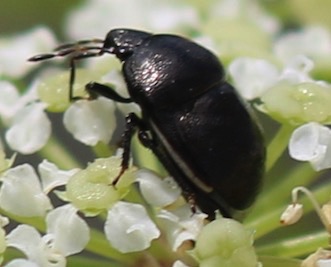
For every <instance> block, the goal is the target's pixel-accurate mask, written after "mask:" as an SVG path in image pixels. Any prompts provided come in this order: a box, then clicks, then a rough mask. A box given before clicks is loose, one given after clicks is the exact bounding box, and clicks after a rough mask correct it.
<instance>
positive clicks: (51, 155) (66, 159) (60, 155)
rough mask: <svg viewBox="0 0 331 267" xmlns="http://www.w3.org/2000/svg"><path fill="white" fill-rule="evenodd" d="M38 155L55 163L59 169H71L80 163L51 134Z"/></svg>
mask: <svg viewBox="0 0 331 267" xmlns="http://www.w3.org/2000/svg"><path fill="white" fill-rule="evenodd" d="M39 155H40V156H41V157H42V158H46V159H48V160H49V161H51V162H53V163H54V164H56V165H57V166H58V167H59V168H61V169H72V168H77V167H79V166H81V164H80V163H79V162H78V161H77V160H76V159H75V158H74V157H73V156H72V154H70V153H69V152H68V149H66V148H65V147H64V146H63V144H62V143H61V142H59V141H58V140H57V139H56V138H55V137H54V136H52V137H51V138H50V139H49V141H48V143H47V144H46V146H44V147H43V148H42V149H41V150H40V151H39Z"/></svg>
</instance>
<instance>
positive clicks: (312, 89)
mask: <svg viewBox="0 0 331 267" xmlns="http://www.w3.org/2000/svg"><path fill="white" fill-rule="evenodd" d="M261 100H262V102H263V105H262V110H263V111H265V112H266V113H268V114H269V115H270V116H271V117H272V118H274V119H275V120H277V121H279V122H281V123H287V124H293V125H300V124H303V123H307V122H311V121H314V122H319V123H322V124H327V123H330V122H331V105H330V103H331V88H330V87H328V86H324V85H320V84H317V83H315V82H305V83H300V84H295V85H293V84H287V83H282V84H278V85H276V86H274V87H272V88H270V89H269V90H268V91H267V92H266V93H265V94H264V95H263V96H262V98H261Z"/></svg>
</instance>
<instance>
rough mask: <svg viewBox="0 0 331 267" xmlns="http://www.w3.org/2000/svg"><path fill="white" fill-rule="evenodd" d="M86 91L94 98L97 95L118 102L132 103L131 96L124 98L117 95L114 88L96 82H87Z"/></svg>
mask: <svg viewBox="0 0 331 267" xmlns="http://www.w3.org/2000/svg"><path fill="white" fill-rule="evenodd" d="M85 89H86V91H87V92H88V93H89V95H90V98H91V99H96V98H97V97H98V96H99V95H101V96H104V97H106V98H109V99H112V100H114V101H115V102H119V103H132V102H133V101H132V99H131V98H125V97H123V96H121V95H119V94H118V93H117V92H116V91H115V89H114V88H112V87H110V86H108V85H104V84H101V83H96V82H89V83H88V84H86V85H85Z"/></svg>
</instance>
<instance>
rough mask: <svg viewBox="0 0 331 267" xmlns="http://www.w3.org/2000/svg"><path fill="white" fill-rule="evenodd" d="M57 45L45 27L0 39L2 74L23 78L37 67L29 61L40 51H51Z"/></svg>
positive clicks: (0, 69) (0, 70)
mask: <svg viewBox="0 0 331 267" xmlns="http://www.w3.org/2000/svg"><path fill="white" fill-rule="evenodd" d="M55 43H56V41H55V38H54V36H53V34H52V33H51V32H50V31H49V30H48V29H47V28H45V27H37V28H34V29H32V30H30V31H27V32H25V33H21V34H18V35H16V36H12V37H3V38H0V62H1V65H0V73H2V74H4V75H8V76H12V77H20V76H23V75H24V74H26V73H27V72H28V71H29V70H31V69H32V68H34V67H36V65H35V64H31V63H30V62H28V61H27V59H28V58H29V57H31V56H32V55H35V54H37V53H40V51H50V50H51V49H53V48H54V46H55Z"/></svg>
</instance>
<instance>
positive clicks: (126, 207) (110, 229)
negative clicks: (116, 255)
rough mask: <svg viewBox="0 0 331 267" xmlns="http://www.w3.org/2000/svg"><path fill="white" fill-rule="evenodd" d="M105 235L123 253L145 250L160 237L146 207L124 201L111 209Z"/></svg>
mask: <svg viewBox="0 0 331 267" xmlns="http://www.w3.org/2000/svg"><path fill="white" fill-rule="evenodd" d="M105 233H106V237H107V239H108V241H109V242H110V243H111V245H112V246H113V247H114V248H116V249H117V250H119V251H120V252H122V253H128V252H135V251H141V250H144V249H146V248H148V247H149V246H150V244H151V241H152V240H153V239H156V238H158V237H159V236H160V231H159V229H158V228H157V227H156V225H155V224H154V222H153V221H152V220H151V219H150V218H149V216H148V214H147V211H146V209H145V207H144V206H142V205H140V204H133V203H127V202H123V201H119V202H117V203H116V204H115V205H114V206H113V207H112V208H110V209H109V211H108V216H107V220H106V223H105Z"/></svg>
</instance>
